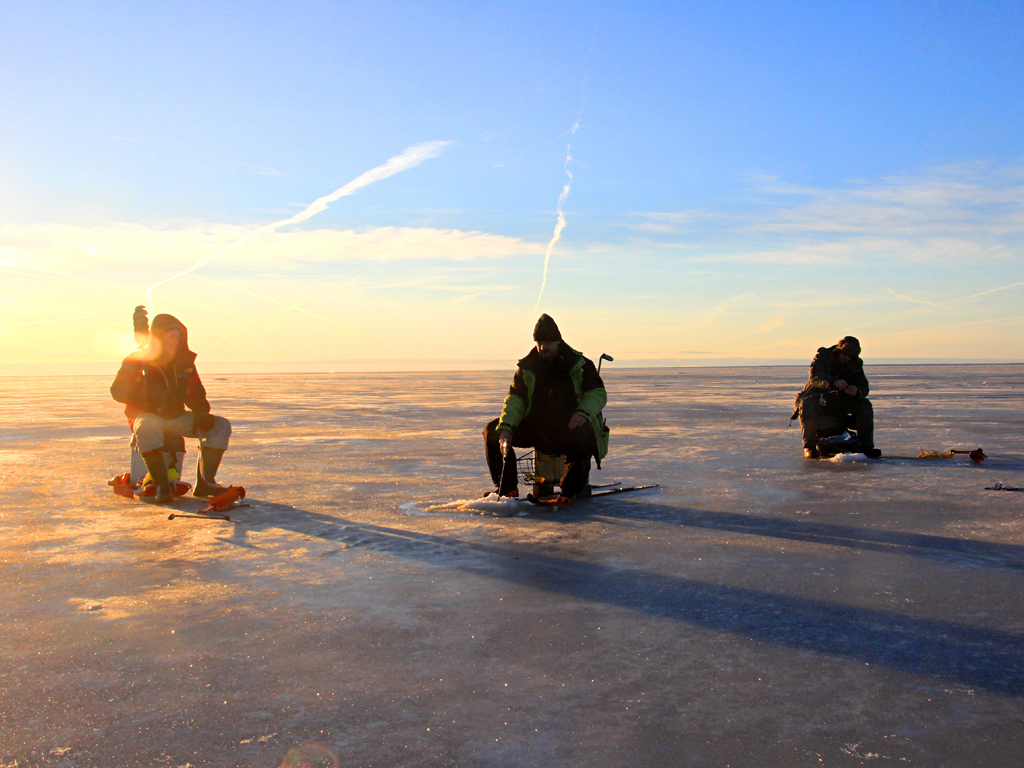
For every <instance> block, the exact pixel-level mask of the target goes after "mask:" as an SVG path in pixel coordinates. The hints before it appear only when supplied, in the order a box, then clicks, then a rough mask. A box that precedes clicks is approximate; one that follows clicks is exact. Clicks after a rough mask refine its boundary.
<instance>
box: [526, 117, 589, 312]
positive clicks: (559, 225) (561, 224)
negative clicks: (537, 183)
mask: <svg viewBox="0 0 1024 768" xmlns="http://www.w3.org/2000/svg"><path fill="white" fill-rule="evenodd" d="M579 127H580V123H579V120H577V121H576V122H575V123H573V126H572V132H571V133H570V136H575V135H576V130H577V129H578V128H579ZM571 152H572V143H571V142H570V143H569V146H568V147H566V148H565V175H566V176H568V177H569V181H567V182H566V184H565V186H564V187H562V194H560V195H559V196H558V207H557V210H558V221H556V222H555V233H554V234H553V235H552V236H551V242H550V243H548V247H547V250H546V251H544V275H543V277H542V278H541V281H540V293H538V294H537V303H536V305H534V307H533V311H534V313H536V311H537V310H538V309H539V308H540V300H541V298H542V297H543V296H544V288H545V287H546V286H547V284H548V263H549V262H550V261H551V251H553V250H554V248H555V243H557V242H558V241H559V240H561V238H562V230H563V229H565V214H564V213H563V212H562V205H563V204H564V203H565V198H567V197H568V196H569V190H570V189H571V188H572V173H571V172H570V171H569V163H570V162H571V161H572V155H571V154H570V153H571Z"/></svg>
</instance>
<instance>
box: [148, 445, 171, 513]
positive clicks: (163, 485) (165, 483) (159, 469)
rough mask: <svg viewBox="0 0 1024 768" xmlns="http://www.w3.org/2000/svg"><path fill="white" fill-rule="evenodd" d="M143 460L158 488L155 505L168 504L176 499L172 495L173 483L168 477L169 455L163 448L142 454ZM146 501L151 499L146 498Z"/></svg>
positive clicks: (154, 498)
mask: <svg viewBox="0 0 1024 768" xmlns="http://www.w3.org/2000/svg"><path fill="white" fill-rule="evenodd" d="M142 460H143V461H144V462H146V469H148V470H149V477H150V479H151V480H152V481H153V485H155V486H156V495H155V496H153V502H154V503H155V504H167V503H169V502H171V501H172V500H173V499H174V494H172V493H171V481H170V479H169V478H168V477H167V455H166V454H165V453H164V449H163V448H156V449H154V450H152V451H146V452H145V453H144V454H142ZM143 498H144V499H148V498H149V497H146V496H144V497H143Z"/></svg>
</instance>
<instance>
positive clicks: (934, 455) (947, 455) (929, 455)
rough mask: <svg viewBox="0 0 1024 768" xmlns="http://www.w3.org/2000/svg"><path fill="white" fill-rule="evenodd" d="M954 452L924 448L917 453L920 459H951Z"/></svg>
mask: <svg viewBox="0 0 1024 768" xmlns="http://www.w3.org/2000/svg"><path fill="white" fill-rule="evenodd" d="M953 456H954V453H953V452H952V451H925V450H922V451H921V452H920V453H919V454H917V458H919V459H951V458H953Z"/></svg>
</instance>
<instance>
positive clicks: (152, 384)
mask: <svg viewBox="0 0 1024 768" xmlns="http://www.w3.org/2000/svg"><path fill="white" fill-rule="evenodd" d="M140 310H141V316H140ZM135 319H136V338H139V337H140V335H141V336H142V338H145V336H144V331H142V330H141V328H140V321H141V323H142V326H143V327H144V325H145V309H144V308H139V309H137V310H136V318H135ZM195 361H196V354H195V352H193V351H191V350H190V349H189V348H188V330H187V329H186V328H185V326H184V325H183V324H182V322H181V321H180V320H178V319H177V318H176V317H174V316H172V315H157V316H156V317H154V318H153V323H152V325H151V326H150V328H149V341H148V344H147V345H146V346H145V347H144V348H143V349H141V350H139V351H138V352H133V353H132V354H130V355H128V357H126V358H125V359H124V360H123V361H122V363H121V368H120V370H119V371H118V372H117V376H116V378H115V379H114V383H113V384H111V385H110V394H111V395H112V396H113V398H114V399H115V400H116V401H117V402H119V403H124V404H125V409H124V413H125V416H127V417H128V423H129V424H130V425H131V428H132V431H133V432H134V433H135V445H136V448H137V449H138V451H139V453H140V454H142V458H143V460H144V461H145V462H146V468H147V469H148V470H149V474H150V477H151V478H152V480H153V483H154V484H155V485H156V499H155V500H156V502H157V503H159V504H163V503H166V502H168V501H170V500H171V498H172V495H171V486H170V481H169V479H168V476H167V465H166V463H165V458H164V441H165V440H166V438H167V437H195V438H198V439H199V462H198V466H197V468H196V485H195V488H194V489H193V494H194V495H195V496H198V497H201V498H209V497H212V496H217V495H218V494H220V493H223V492H224V491H226V490H227V488H225V487H223V486H221V485H218V484H217V482H216V481H215V479H214V478H215V476H216V474H217V469H218V467H219V466H220V462H221V458H222V457H223V456H224V451H225V450H226V449H227V447H228V440H229V438H230V437H231V424H230V423H229V422H228V420H227V419H225V418H224V417H223V416H214V415H213V414H211V413H210V401H209V400H207V399H206V389H205V388H204V387H203V382H202V381H201V380H200V379H199V373H198V372H197V371H196V365H195ZM186 409H187V410H186Z"/></svg>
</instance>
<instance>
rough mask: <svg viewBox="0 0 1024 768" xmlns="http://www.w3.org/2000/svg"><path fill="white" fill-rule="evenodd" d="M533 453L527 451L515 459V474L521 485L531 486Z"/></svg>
mask: <svg viewBox="0 0 1024 768" xmlns="http://www.w3.org/2000/svg"><path fill="white" fill-rule="evenodd" d="M534 458H535V457H534V451H532V450H531V451H527V452H526V453H524V454H523V455H522V456H517V457H516V472H517V473H518V474H519V482H521V483H522V484H523V485H532V484H533V479H534V477H536V475H535V474H534Z"/></svg>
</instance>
